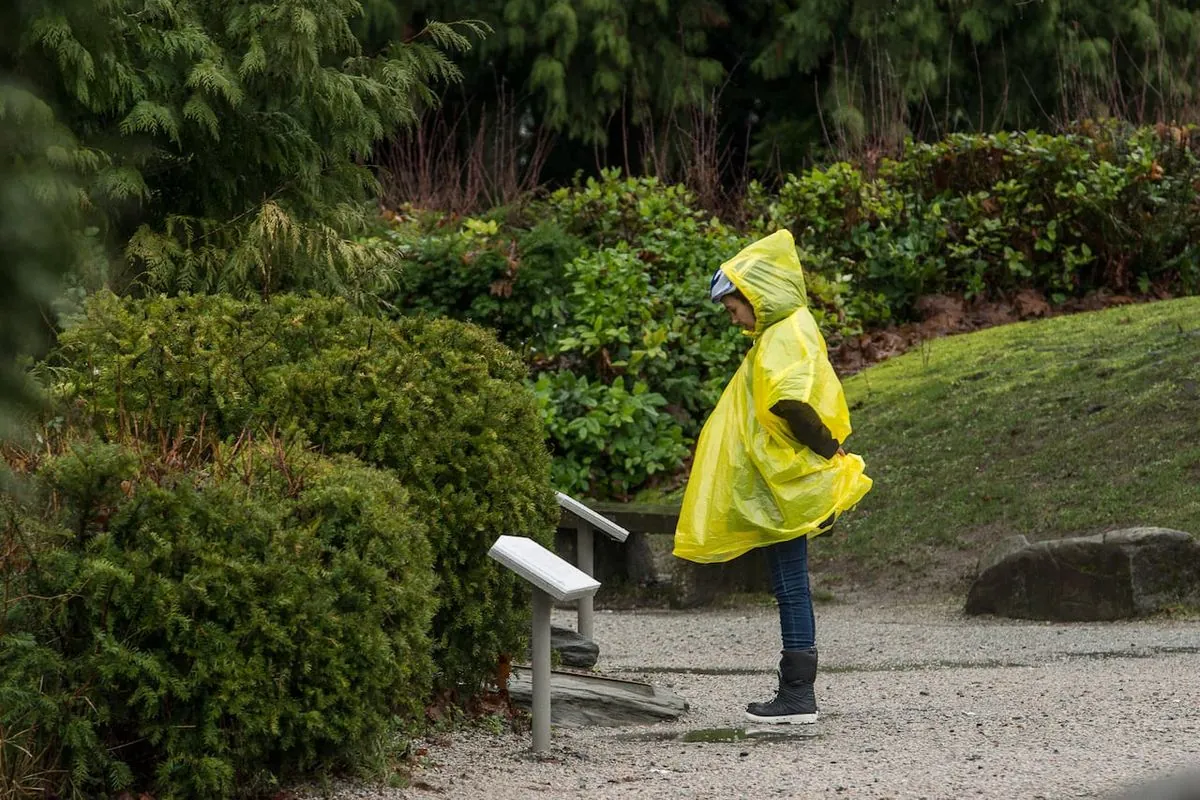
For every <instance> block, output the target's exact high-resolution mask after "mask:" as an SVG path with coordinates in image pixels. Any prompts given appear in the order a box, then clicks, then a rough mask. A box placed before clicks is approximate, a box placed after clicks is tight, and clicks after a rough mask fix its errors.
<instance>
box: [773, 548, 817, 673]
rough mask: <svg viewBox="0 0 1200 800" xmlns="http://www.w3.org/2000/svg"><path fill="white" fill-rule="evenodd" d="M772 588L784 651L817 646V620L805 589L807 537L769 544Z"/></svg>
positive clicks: (806, 583)
mask: <svg viewBox="0 0 1200 800" xmlns="http://www.w3.org/2000/svg"><path fill="white" fill-rule="evenodd" d="M765 549H766V551H767V562H768V563H769V564H770V565H771V588H772V589H774V591H775V599H776V600H777V601H778V603H779V629H780V631H781V632H782V633H783V649H784V650H808V649H809V648H811V647H815V646H816V642H817V639H816V636H817V633H816V620H814V619H813V606H812V595H811V594H810V592H809V588H808V537H807V536H799V537H797V538H795V539H792V540H790V541H787V542H780V543H779V544H772V545H768V546H767V547H766V548H765Z"/></svg>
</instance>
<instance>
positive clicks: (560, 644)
mask: <svg viewBox="0 0 1200 800" xmlns="http://www.w3.org/2000/svg"><path fill="white" fill-rule="evenodd" d="M550 649H551V650H554V651H556V652H557V653H558V655H559V658H560V660H561V662H562V665H563V666H564V667H575V668H576V669H591V668H592V667H594V666H596V660H597V659H598V658H600V646H599V645H598V644H596V643H595V642H593V641H592V640H591V639H588V638H586V637H584V636H580V635H579V634H578V633H576V632H575V631H573V630H571V629H570V628H560V627H558V626H557V625H552V626H551V627H550Z"/></svg>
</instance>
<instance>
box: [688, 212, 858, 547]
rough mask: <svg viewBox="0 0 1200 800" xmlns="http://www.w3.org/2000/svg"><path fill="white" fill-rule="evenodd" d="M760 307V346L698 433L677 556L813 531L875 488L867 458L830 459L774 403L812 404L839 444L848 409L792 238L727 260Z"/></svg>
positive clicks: (729, 271) (771, 240) (772, 239)
mask: <svg viewBox="0 0 1200 800" xmlns="http://www.w3.org/2000/svg"><path fill="white" fill-rule="evenodd" d="M721 269H722V271H723V272H724V273H725V275H726V277H728V278H729V280H730V281H732V282H733V285H734V286H736V287H737V288H738V290H739V291H741V293H742V294H743V295H745V296H746V299H747V300H749V301H750V304H751V305H752V306H753V307H754V313H755V315H756V317H757V327H756V328H755V330H754V333H753V336H754V340H755V341H754V345H753V346H752V347H751V348H750V352H748V353H747V354H746V357H745V359H744V360H743V361H742V364H741V366H740V367H739V368H738V371H737V373H736V374H735V375H734V376H733V380H731V381H730V382H729V385H728V386H726V387H725V391H724V393H723V394H722V395H721V399H720V401H719V402H718V403H717V407H716V408H715V409H714V410H713V413H712V416H710V417H709V418H708V421H707V422H706V423H705V425H704V430H703V431H701V433H700V441H699V443H698V444H697V447H696V457H695V461H694V462H693V464H692V472H691V477H690V478H689V480H688V485H687V492H686V494H685V495H684V498H683V509H682V510H681V512H680V515H679V526H678V528H677V529H676V532H675V555H677V556H679V557H680V558H686V559H688V560H689V561H699V562H702V563H709V562H717V561H729V560H730V559H733V558H736V557H738V556H740V555H742V554H743V553H745V552H747V551H749V550H751V549H753V548H755V547H762V546H764V545H769V544H774V543H776V542H783V541H787V540H789V539H794V538H796V537H797V536H813V535H816V534H818V533H820V532H821V531H822V530H823V528H821V527H820V526H821V525H822V523H824V522H825V521H826V520H829V519H830V518H831V517H836V516H837V515H839V514H841V513H842V512H843V511H846V510H848V509H849V508H851V507H853V506H854V504H855V503H857V502H858V501H859V500H861V499H862V498H863V496H864V495H865V494H866V493H867V492H868V491H869V490H870V488H871V479H870V478H868V477H867V476H866V475H865V474H864V473H863V470H864V468H865V465H864V464H863V460H862V458H860V457H859V456H856V455H835V456H834V457H833V458H832V459H829V460H826V459H824V458H822V457H821V456H819V455H817V454H816V453H814V452H813V451H812V450H810V449H808V448H807V447H805V446H803V445H801V444H799V443H798V442H797V441H796V440H795V439H794V438H793V437H792V433H791V430H790V429H789V427H788V425H787V423H786V422H785V421H784V420H783V419H781V418H780V417H778V416H776V415H775V414H773V413H772V412H771V411H770V409H771V408H773V407H774V406H775V404H776V403H778V402H779V401H781V400H795V401H799V402H801V403H806V404H808V405H809V406H811V407H812V408H813V409H814V410H815V411H816V412H817V415H818V416H819V417H820V419H821V421H822V422H823V423H824V424H825V426H826V427H827V428H828V429H829V431H830V432H831V433H832V434H833V437H834V438H835V439H837V440H838V441H839V442H843V441H845V439H846V437H847V436H849V435H850V412H849V410H848V409H847V408H846V398H845V395H844V394H843V393H842V386H841V383H840V382H839V381H838V379H837V375H836V374H835V373H834V371H833V366H832V365H831V364H830V363H829V358H828V354H827V351H826V348H825V340H824V338H822V336H821V332H820V331H819V330H818V329H817V323H816V320H814V319H813V316H812V313H811V312H809V310H808V300H807V296H806V294H805V291H804V272H803V270H802V269H801V267H800V259H799V257H798V256H797V255H796V247H795V243H794V242H793V240H792V235H791V234H790V233H788V232H787V231H779V232H778V233H774V234H772V235H770V236H768V237H766V238H765V239H760V240H759V241H757V242H755V243H754V244H752V245H750V246H749V247H747V248H746V249H744V250H742V252H740V253H738V254H737V255H736V256H734V257H733V258H732V259H730V260H729V261H727V262H726V263H724V264H722V265H721Z"/></svg>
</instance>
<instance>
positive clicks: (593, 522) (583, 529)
mask: <svg viewBox="0 0 1200 800" xmlns="http://www.w3.org/2000/svg"><path fill="white" fill-rule="evenodd" d="M557 496H558V507H559V508H561V509H562V510H563V511H566V512H568V513H570V514H571V515H572V516H574V517H575V519H576V520H577V521H578V522H577V524H576V527H575V535H576V540H575V541H576V547H575V562H576V565H577V566H578V567H579V569H581V570H583V571H584V572H585V573H587V574H588V575H595V574H596V551H595V544H596V542H595V537H594V535H593V533H592V532H593V530H598V531H600V532H601V533H603V534H605V535H606V536H608V537H609V538H611V539H614V540H616V541H618V542H624V541H625V540H626V539H628V538H629V531H627V530H625V529H624V528H622V527H621V526H620V525H618V524H617V523H615V522H613V521H612V520H610V519H609V518H607V517H605V516H602V515H600V514H597V513H596V512H595V511H593V510H592V509H590V508H588V507H587V506H585V505H584V504H583V503H581V502H579V501H578V500H576V499H575V498H573V497H568V496H567V495H565V494H563V493H562V492H558V493H557ZM594 618H595V598H594V597H593V596H592V595H590V594H589V595H588V596H587V597H582V598H580V599H579V623H578V625H577V626H576V627H577V629H578V630H579V635H580V636H582V637H584V638H585V639H591V638H593V637H592V630H593V620H594Z"/></svg>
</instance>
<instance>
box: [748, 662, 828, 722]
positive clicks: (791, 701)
mask: <svg viewBox="0 0 1200 800" xmlns="http://www.w3.org/2000/svg"><path fill="white" fill-rule="evenodd" d="M782 656H783V657H782V658H780V660H779V693H778V694H777V695H776V696H775V699H774V700H772V701H771V702H769V703H751V704H750V705H748V706H746V719H748V720H750V721H751V722H757V723H759V724H768V725H794V724H800V723H806V722H816V721H817V697H816V693H815V692H814V691H813V681H815V680H816V679H817V648H815V647H814V648H812V649H811V650H784V651H783V654H782Z"/></svg>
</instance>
